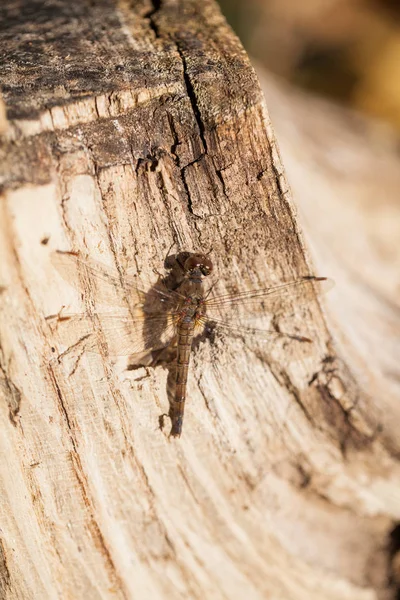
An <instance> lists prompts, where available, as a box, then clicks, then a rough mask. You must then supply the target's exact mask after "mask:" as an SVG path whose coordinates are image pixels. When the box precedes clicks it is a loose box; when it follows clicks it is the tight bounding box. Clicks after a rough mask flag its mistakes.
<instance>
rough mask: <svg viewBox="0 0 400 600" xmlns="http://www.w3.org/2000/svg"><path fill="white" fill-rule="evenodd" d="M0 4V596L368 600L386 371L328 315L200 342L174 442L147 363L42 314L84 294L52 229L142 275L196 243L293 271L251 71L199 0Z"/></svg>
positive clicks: (385, 476) (292, 230)
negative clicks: (289, 337)
mask: <svg viewBox="0 0 400 600" xmlns="http://www.w3.org/2000/svg"><path fill="white" fill-rule="evenodd" d="M1 11H2V17H3V19H2V21H3V22H4V23H5V24H6V27H5V28H4V30H3V32H2V41H1V44H2V49H3V50H4V54H3V55H2V56H3V59H2V65H1V71H0V73H1V89H2V94H3V98H4V102H5V105H6V108H7V117H8V128H7V130H6V132H5V134H4V135H3V138H2V141H1V146H0V153H1V160H0V169H1V172H0V182H1V186H2V198H1V202H0V210H1V217H0V231H1V233H0V256H1V258H2V260H1V264H0V283H1V286H2V293H1V295H0V335H1V338H0V340H1V346H0V398H1V402H0V414H1V419H2V431H3V434H2V436H1V438H0V443H1V455H2V460H1V472H2V476H1V486H2V487H1V497H2V502H1V508H0V522H1V525H0V527H1V535H0V540H1V543H0V582H1V583H0V586H1V588H0V589H1V591H2V594H3V597H4V598H5V599H7V600H10V599H13V600H14V599H16V598H23V599H28V598H49V599H50V598H51V599H53V598H63V599H64V598H82V597H85V598H88V599H89V598H90V599H97V598H107V599H111V598H124V599H127V598H135V599H143V598H154V599H155V598H188V597H189V598H199V599H200V598H215V599H219V598H221V599H222V598H224V599H225V598H229V599H230V600H232V599H235V598H238V599H239V598H243V597H246V598H251V599H261V598H284V599H287V598H290V599H291V600H297V599H302V598H304V599H306V598H307V600H310V599H313V598H315V599H321V598H324V599H339V598H340V599H343V598H349V599H350V598H351V599H363V600H366V599H368V600H369V599H372V598H378V597H383V596H382V595H380V596H378V594H383V593H385V592H386V591H387V590H388V577H389V569H390V564H389V559H390V557H389V555H388V552H387V543H388V539H389V538H388V536H389V534H390V531H391V530H392V529H393V527H394V525H395V523H396V521H397V519H398V518H399V512H400V510H399V506H400V502H399V488H398V483H397V482H398V476H399V466H398V461H397V452H398V439H397V438H396V435H395V432H394V431H393V428H390V427H386V424H385V423H384V422H383V421H382V418H381V417H382V404H381V403H380V399H381V398H383V396H384V394H385V393H386V392H387V388H386V383H385V382H384V380H383V378H382V379H375V380H374V381H375V383H374V386H375V387H373V388H369V385H368V381H369V379H368V377H369V371H368V370H367V367H366V366H365V364H364V365H363V366H362V367H361V369H358V368H356V367H355V365H354V361H353V358H352V357H353V356H358V354H357V352H355V353H354V352H353V350H354V348H353V346H356V345H357V343H358V337H357V336H353V337H352V338H351V339H350V340H349V346H350V347H349V348H348V352H346V353H344V352H343V350H342V349H341V347H340V345H338V344H337V341H336V337H335V335H336V334H335V332H336V330H338V331H339V332H340V331H342V332H343V335H346V330H345V326H347V324H348V322H346V323H342V321H341V318H340V314H339V313H337V322H336V323H335V328H334V327H333V325H332V324H331V321H330V313H329V311H328V309H327V308H326V307H327V304H326V300H324V299H318V298H317V297H316V298H315V301H314V302H313V303H312V304H311V305H309V306H307V307H300V306H294V307H293V309H292V310H291V311H290V312H289V313H288V314H287V315H286V316H280V317H279V326H280V327H282V328H287V329H288V330H296V331H301V333H302V334H304V335H308V336H309V337H311V338H312V339H313V340H314V352H313V353H312V354H309V353H304V352H303V351H302V350H301V349H299V356H298V360H297V361H295V362H290V363H289V362H288V361H287V360H286V355H285V352H284V349H283V348H282V347H277V348H276V349H275V350H273V351H269V350H265V349H263V348H262V347H261V348H258V349H257V350H254V349H251V348H250V347H249V346H248V345H247V344H245V343H243V341H240V340H237V339H236V340H235V339H233V340H230V339H228V338H227V339H225V340H224V342H223V343H221V342H216V343H215V344H211V343H209V342H204V343H203V344H200V345H199V346H198V348H197V349H196V352H195V353H194V356H193V362H192V364H193V367H192V369H191V372H190V374H189V382H188V397H189V400H188V403H187V409H186V416H185V424H184V432H183V435H182V437H181V438H180V439H179V440H173V439H171V438H169V437H168V428H167V427H166V428H165V429H163V430H160V428H159V426H158V423H159V417H160V415H161V414H162V413H165V412H168V399H167V371H166V369H165V368H164V367H163V366H162V365H159V366H157V367H155V368H150V367H148V368H147V367H141V368H140V369H134V370H129V369H128V363H127V361H126V360H125V361H124V360H118V361H112V360H110V358H109V357H108V355H107V354H106V353H105V352H103V353H100V354H99V355H93V354H90V353H87V352H85V345H84V340H80V339H79V337H78V338H77V340H76V343H74V344H71V345H70V346H65V345H63V343H62V340H61V338H60V336H59V334H58V332H57V329H55V328H54V327H53V326H52V322H51V320H48V319H46V317H49V316H50V315H55V314H57V313H58V312H59V311H60V309H61V308H62V306H66V307H67V308H68V309H69V310H71V311H72V312H79V311H85V310H89V311H90V310H92V311H93V310H97V309H99V304H100V302H99V300H100V298H99V297H96V294H95V293H94V289H93V287H92V286H91V283H90V281H87V280H86V281H82V287H81V289H80V290H79V291H77V290H76V289H75V288H74V287H72V286H70V285H68V283H67V282H66V281H64V280H63V279H62V278H61V277H60V276H59V274H58V273H57V271H55V269H54V267H53V265H52V262H51V253H52V252H54V250H72V251H75V252H80V253H81V254H82V255H89V256H90V257H91V258H93V259H95V260H98V261H101V262H103V263H105V264H106V265H108V266H109V267H111V268H113V269H114V271H115V273H116V274H117V275H118V274H123V273H125V272H127V271H129V270H133V271H134V272H135V273H139V274H140V277H141V279H142V280H143V281H148V282H149V284H150V283H152V282H154V281H155V279H156V275H155V273H154V271H153V269H158V270H159V269H161V268H162V266H163V261H164V259H165V257H166V255H167V253H168V252H169V251H174V252H178V251H182V250H185V251H186V250H187V251H203V252H205V251H209V250H210V249H212V254H211V255H212V257H213V261H214V263H215V267H216V275H217V277H219V278H220V279H221V281H222V287H224V286H225V287H226V288H227V287H232V286H233V287H235V286H236V287H239V286H240V287H241V288H243V289H250V287H254V286H259V285H262V286H266V285H270V284H271V285H272V284H274V283H277V282H280V281H286V280H290V279H293V278H294V277H298V276H303V275H309V274H312V273H313V272H314V268H313V265H312V263H311V260H310V258H309V255H308V253H307V250H306V247H305V244H304V241H303V236H302V234H301V231H300V227H299V224H298V220H297V215H296V209H295V206H294V204H293V201H292V198H291V194H290V191H289V188H288V185H287V182H286V177H285V174H284V171H283V166H282V162H281V159H280V156H279V152H278V149H277V145H276V141H275V138H274V134H273V131H272V126H271V123H270V120H269V116H268V113H267V109H266V106H265V103H264V98H263V94H262V91H261V88H260V85H259V82H258V80H257V77H256V75H255V72H254V70H253V68H252V67H251V65H250V62H249V59H248V57H247V56H246V54H245V52H244V50H243V48H242V47H241V45H240V43H239V41H238V40H237V39H236V38H235V36H234V35H233V33H232V32H231V30H230V29H229V28H228V27H227V25H226V23H225V20H224V19H223V17H222V16H221V15H220V13H219V11H218V9H217V7H216V5H215V3H214V2H213V1H211V0H203V2H201V3H198V2H195V1H194V0H190V1H186V2H183V1H177V0H166V1H164V2H154V3H153V4H152V3H150V2H146V1H144V0H143V1H137V2H133V1H131V2H128V1H125V0H124V1H120V2H118V3H113V2H109V1H106V0H100V1H96V2H89V0H87V1H83V2H82V1H80V2H78V1H77V0H76V1H73V2H67V1H66V0H53V1H52V2H44V1H39V0H36V1H34V2H32V1H30V2H28V1H26V2H16V1H15V0H8V1H7V2H5V3H3V5H2V8H1ZM271 89H272V88H271ZM266 91H267V100H268V89H267V90H266ZM294 102H295V101H294ZM315 118H316V117H315ZM321 118H322V113H321ZM288 120H289V121H290V119H288ZM315 193H317V192H315ZM338 260H339V259H338ZM326 264H327V265H328V266H330V263H326ZM321 265H322V266H325V265H324V263H321ZM319 274H321V275H329V274H330V273H328V272H321V273H319ZM324 307H325V308H324ZM334 330H335V331H334ZM334 334H335V335H334ZM349 357H350V358H349ZM390 403H391V404H392V405H393V402H392V401H391V402H390ZM386 404H388V403H386ZM386 404H385V406H386ZM383 425H384V426H383ZM382 427H383V431H382ZM388 593H389V592H388ZM387 597H389V596H387Z"/></svg>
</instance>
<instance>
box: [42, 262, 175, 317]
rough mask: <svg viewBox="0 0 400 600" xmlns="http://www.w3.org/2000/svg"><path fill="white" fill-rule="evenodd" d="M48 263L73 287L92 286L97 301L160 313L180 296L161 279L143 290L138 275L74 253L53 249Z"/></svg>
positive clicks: (171, 306) (168, 308)
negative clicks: (54, 250)
mask: <svg viewBox="0 0 400 600" xmlns="http://www.w3.org/2000/svg"><path fill="white" fill-rule="evenodd" d="M51 262H52V264H53V266H54V267H55V268H56V269H57V271H58V273H59V274H60V275H61V277H62V278H63V279H64V280H65V281H66V282H67V283H69V284H70V285H72V286H73V287H74V288H75V289H77V290H79V291H81V290H82V287H83V286H84V285H86V286H87V287H90V288H93V295H94V297H95V299H96V302H97V303H99V304H103V305H109V306H112V307H116V306H118V307H123V308H126V306H127V303H130V304H132V305H134V306H135V305H142V306H144V307H145V308H146V311H147V312H159V311H164V310H165V311H168V310H172V309H173V307H175V306H176V305H177V304H178V303H179V301H180V300H181V295H180V294H179V293H177V292H174V291H170V290H168V289H167V288H166V287H165V285H164V284H163V283H162V281H157V283H156V284H149V285H148V289H147V290H145V289H143V287H142V286H143V284H144V282H143V281H142V280H139V279H138V278H137V277H134V276H133V275H126V274H119V273H118V271H117V270H116V269H114V268H111V267H109V266H107V265H105V264H103V263H100V262H97V261H95V260H93V259H91V258H85V259H83V258H81V257H80V256H79V255H78V254H77V253H75V252H61V251H57V252H53V253H52V254H51ZM145 287H146V286H145Z"/></svg>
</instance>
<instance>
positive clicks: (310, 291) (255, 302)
mask: <svg viewBox="0 0 400 600" xmlns="http://www.w3.org/2000/svg"><path fill="white" fill-rule="evenodd" d="M332 285H333V284H332V282H331V281H330V280H328V279H326V278H325V277H303V278H301V279H296V280H293V281H289V282H287V283H282V284H280V285H277V286H274V287H269V288H259V289H255V290H250V291H243V292H237V293H232V294H223V295H220V296H216V297H212V298H210V299H209V300H206V302H205V305H206V311H207V315H208V316H209V317H210V318H211V319H214V317H215V318H217V319H218V318H220V317H223V318H224V319H226V320H227V321H233V322H235V321H236V322H240V321H241V320H242V319H243V318H246V319H248V318H252V316H254V315H256V314H259V313H263V314H265V315H272V316H275V315H280V314H286V315H288V314H291V313H293V312H295V307H298V306H301V305H304V304H307V303H310V302H315V300H316V298H317V295H318V294H319V293H321V292H325V291H328V290H329V289H331V287H332Z"/></svg>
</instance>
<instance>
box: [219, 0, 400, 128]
mask: <svg viewBox="0 0 400 600" xmlns="http://www.w3.org/2000/svg"><path fill="white" fill-rule="evenodd" d="M219 2H220V5H221V9H222V12H223V13H224V14H225V16H226V18H227V19H228V21H229V22H230V24H231V26H232V27H233V29H234V30H235V31H236V33H237V34H238V35H239V37H240V38H241V40H242V42H243V44H244V46H245V48H246V49H247V51H248V52H249V54H250V55H251V56H253V57H254V58H256V59H257V60H258V61H259V62H261V63H262V64H264V66H265V67H266V68H267V69H268V70H269V71H271V72H273V73H276V74H278V75H280V76H282V77H284V78H285V79H287V80H289V81H291V82H292V83H294V84H296V85H299V86H301V87H304V88H308V89H310V90H312V91H314V92H316V93H319V94H321V95H324V96H328V97H331V98H334V99H336V100H339V101H341V102H343V103H345V104H347V105H348V106H350V107H353V108H355V109H358V110H360V111H363V112H365V113H367V114H369V115H372V116H375V117H379V118H381V119H384V120H386V121H389V122H390V123H392V124H393V125H395V126H396V127H397V128H398V129H400V0H303V1H296V0H219Z"/></svg>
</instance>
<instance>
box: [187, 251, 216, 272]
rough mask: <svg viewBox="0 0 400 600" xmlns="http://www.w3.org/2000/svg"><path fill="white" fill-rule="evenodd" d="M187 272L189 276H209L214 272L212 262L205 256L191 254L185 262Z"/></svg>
mask: <svg viewBox="0 0 400 600" xmlns="http://www.w3.org/2000/svg"><path fill="white" fill-rule="evenodd" d="M184 268H185V271H186V272H187V273H188V275H192V276H193V275H194V276H196V275H198V276H199V277H201V276H205V277H206V276H207V275H210V273H211V272H212V270H213V264H212V262H211V260H210V259H209V258H208V257H207V256H205V255H204V254H191V255H190V256H189V258H187V259H186V261H185V267H184Z"/></svg>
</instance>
